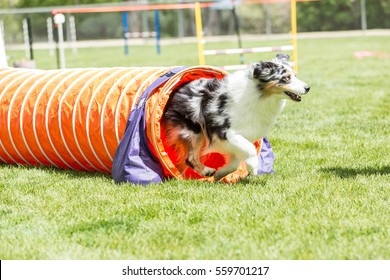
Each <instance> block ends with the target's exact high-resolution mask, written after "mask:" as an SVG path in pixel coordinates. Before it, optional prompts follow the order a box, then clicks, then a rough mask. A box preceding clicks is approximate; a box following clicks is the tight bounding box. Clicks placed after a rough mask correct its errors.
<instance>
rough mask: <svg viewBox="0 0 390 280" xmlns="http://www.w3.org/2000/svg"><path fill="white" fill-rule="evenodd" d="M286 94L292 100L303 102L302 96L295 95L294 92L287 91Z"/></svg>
mask: <svg viewBox="0 0 390 280" xmlns="http://www.w3.org/2000/svg"><path fill="white" fill-rule="evenodd" d="M284 93H285V94H287V96H288V97H290V98H291V99H292V100H294V101H296V102H301V100H302V97H301V96H300V95H298V94H295V93H293V92H290V91H285V92H284Z"/></svg>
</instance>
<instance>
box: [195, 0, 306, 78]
mask: <svg viewBox="0 0 390 280" xmlns="http://www.w3.org/2000/svg"><path fill="white" fill-rule="evenodd" d="M289 1H290V9H291V45H287V46H276V47H257V48H250V49H244V48H241V46H240V48H238V49H222V50H205V49H204V44H205V40H204V38H203V27H202V12H201V8H202V6H201V5H200V4H199V3H195V7H194V8H195V23H196V37H197V41H198V59H199V65H204V64H206V59H205V56H207V55H227V54H240V63H241V64H237V65H225V66H220V68H222V69H224V70H227V71H230V70H238V69H243V68H245V67H247V66H246V65H243V56H242V55H243V54H244V53H260V52H276V51H292V63H291V65H292V66H293V67H294V70H295V71H296V72H298V40H297V10H296V2H297V1H299V0H289ZM301 1H302V0H301ZM308 1H310V0H308ZM260 2H262V3H277V2H288V1H284V0H275V1H244V2H243V3H242V4H253V3H260ZM227 3H228V4H229V3H230V5H231V6H232V9H233V13H235V12H234V7H235V6H236V5H237V4H236V3H234V2H230V1H227ZM235 20H236V19H235ZM236 21H237V20H236ZM236 25H237V23H236ZM236 28H238V27H237V26H236ZM236 32H237V31H236ZM237 33H238V32H237ZM238 34H239V33H238ZM240 41H241V40H240V39H239V42H240ZM239 45H241V43H239Z"/></svg>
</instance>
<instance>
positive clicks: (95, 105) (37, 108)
mask: <svg viewBox="0 0 390 280" xmlns="http://www.w3.org/2000/svg"><path fill="white" fill-rule="evenodd" d="M227 74H228V73H227V72H225V71H224V70H222V69H219V68H215V67H211V66H196V67H189V68H185V67H113V68H85V69H62V70H35V69H17V68H2V69H0V162H4V163H9V164H22V165H31V166H55V167H58V168H63V169H74V170H83V171H99V172H105V173H110V174H112V176H113V178H114V180H115V181H116V182H132V183H136V184H148V183H152V182H154V183H156V182H161V181H162V180H164V179H166V178H177V179H186V178H191V179H198V180H208V181H213V178H202V177H201V176H199V175H198V174H197V173H195V172H194V171H192V170H190V169H187V171H186V172H185V173H184V174H181V173H180V172H179V171H178V169H177V168H176V166H175V159H177V157H178V156H180V155H175V152H174V151H173V150H172V149H170V147H167V146H166V145H165V135H164V129H163V127H162V124H161V118H162V115H163V113H164V107H165V105H166V104H167V102H168V100H169V97H170V94H171V93H173V92H175V90H176V89H178V88H179V87H180V86H181V85H183V84H185V83H188V82H190V81H192V80H195V79H199V78H201V77H205V78H218V79H221V78H223V77H224V76H225V75H227ZM255 145H256V147H257V149H258V152H259V173H271V172H273V170H272V165H273V160H274V157H273V153H272V148H271V147H270V145H269V143H268V141H266V139H265V140H263V141H262V140H259V141H257V142H256V143H255ZM201 160H202V161H203V162H204V163H205V164H206V165H208V166H210V167H214V168H217V169H218V168H220V167H222V166H223V165H224V164H225V160H224V156H223V155H220V154H207V155H204V156H203V157H202V159H201ZM246 175H247V170H246V167H245V165H244V164H242V165H240V167H239V169H238V170H237V171H235V172H234V173H231V174H229V175H228V176H226V177H225V178H223V181H225V182H236V181H237V180H239V179H241V178H243V177H245V176H246Z"/></svg>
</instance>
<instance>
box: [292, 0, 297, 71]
mask: <svg viewBox="0 0 390 280" xmlns="http://www.w3.org/2000/svg"><path fill="white" fill-rule="evenodd" d="M291 36H292V45H293V46H294V50H293V57H292V58H293V62H294V70H295V72H298V42H297V3H296V0H291Z"/></svg>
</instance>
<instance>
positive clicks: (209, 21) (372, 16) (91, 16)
mask: <svg viewBox="0 0 390 280" xmlns="http://www.w3.org/2000/svg"><path fill="white" fill-rule="evenodd" d="M185 2H188V1H186V0H135V1H123V2H120V1H118V0H114V1H110V0H0V25H1V27H0V28H2V29H3V30H4V32H3V33H4V34H5V36H4V40H5V43H6V44H15V43H23V31H22V20H23V19H24V18H26V17H28V18H29V19H30V21H31V30H32V36H33V39H34V42H41V41H42V42H44V41H47V24H46V20H47V18H48V17H51V16H52V14H51V11H52V10H53V9H54V8H55V7H56V6H57V8H59V7H66V6H72V5H77V6H78V7H88V6H90V5H94V6H97V5H105V6H108V5H111V6H115V5H117V6H119V5H122V6H123V5H137V4H138V5H139V4H157V3H160V4H161V3H164V4H165V3H185ZM191 2H193V1H191ZM261 2H263V3H261ZM272 2H273V1H272V0H264V1H259V4H258V5H239V6H238V7H237V14H238V15H239V19H240V30H241V32H242V33H243V34H280V33H287V32H289V31H290V23H289V21H290V6H289V5H286V3H272ZM276 2H278V1H276ZM270 3H272V5H269V4H270ZM363 9H364V10H363ZM202 13H203V30H204V33H205V35H207V36H217V35H229V34H234V33H235V29H234V21H233V20H232V17H231V11H230V10H229V9H226V8H225V7H224V5H221V7H220V8H206V9H203V10H202ZM362 13H363V14H362ZM70 16H74V22H75V25H76V30H77V40H91V39H115V38H117V39H118V38H122V37H123V29H122V15H121V13H120V12H112V13H87V14H84V13H77V14H67V19H68V20H67V21H66V23H65V25H64V37H65V40H69V38H70V23H71V21H70V20H69V17H70ZM128 20H129V32H130V33H132V34H135V33H137V32H149V31H152V30H153V29H154V13H153V11H132V12H129V13H128ZM297 21H298V32H312V31H336V30H358V29H386V28H390V1H389V0H320V1H314V2H302V3H298V5H297ZM160 22H161V36H162V37H163V38H167V37H170V38H177V37H179V38H180V37H188V36H195V34H196V31H195V24H194V15H193V11H192V10H190V9H185V10H166V11H160Z"/></svg>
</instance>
